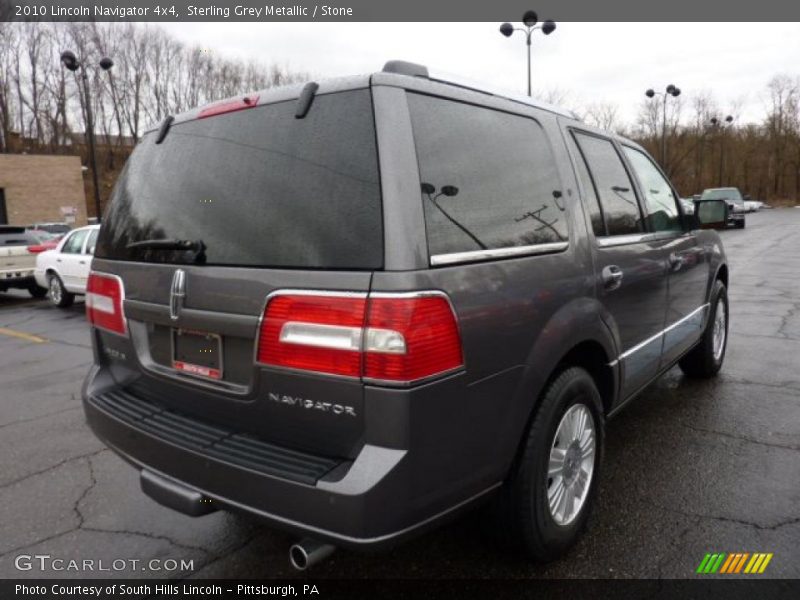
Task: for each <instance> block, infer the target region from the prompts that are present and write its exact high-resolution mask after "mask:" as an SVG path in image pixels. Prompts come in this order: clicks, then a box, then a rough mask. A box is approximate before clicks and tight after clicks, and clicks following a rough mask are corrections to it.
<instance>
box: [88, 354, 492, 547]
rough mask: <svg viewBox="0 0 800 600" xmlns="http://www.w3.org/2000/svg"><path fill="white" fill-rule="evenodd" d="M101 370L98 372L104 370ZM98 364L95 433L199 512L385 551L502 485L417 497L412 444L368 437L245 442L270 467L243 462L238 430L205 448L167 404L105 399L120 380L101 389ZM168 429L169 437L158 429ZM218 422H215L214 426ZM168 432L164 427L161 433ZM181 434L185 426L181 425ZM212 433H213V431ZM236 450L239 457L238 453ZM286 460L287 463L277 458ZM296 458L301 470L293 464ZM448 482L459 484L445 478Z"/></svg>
mask: <svg viewBox="0 0 800 600" xmlns="http://www.w3.org/2000/svg"><path fill="white" fill-rule="evenodd" d="M98 373H100V374H101V376H100V377H98ZM95 379H101V380H102V379H104V377H102V369H101V368H97V367H95V368H94V369H93V370H92V372H90V374H89V377H88V378H87V381H86V384H85V385H84V393H83V402H84V409H85V412H86V417H87V421H88V423H89V425H90V427H91V428H92V430H93V431H94V432H95V434H96V435H97V436H98V437H99V438H100V439H101V440H103V441H104V442H105V443H106V444H107V445H108V446H109V447H110V448H111V449H113V450H114V451H115V452H117V453H118V454H119V455H120V456H121V457H122V458H124V459H125V460H126V461H127V462H129V463H131V464H132V465H134V466H135V467H136V468H138V469H140V471H141V473H142V475H141V483H142V489H143V490H144V491H145V492H146V493H147V494H148V495H150V496H151V497H152V498H154V499H155V500H156V501H158V502H160V503H161V504H163V505H166V506H168V507H170V508H173V509H175V510H179V511H181V512H183V513H185V514H189V515H192V516H199V515H202V514H205V513H207V512H211V511H212V510H214V509H217V508H221V509H226V510H232V511H237V512H243V513H246V514H249V515H252V516H254V517H256V518H258V519H259V520H262V521H264V522H266V523H268V524H270V525H272V526H275V527H277V528H280V529H283V530H286V531H289V532H292V533H295V534H297V535H301V536H310V537H314V538H316V539H319V540H323V541H326V542H329V543H332V544H335V545H338V546H343V547H350V548H359V549H374V550H381V549H385V548H388V547H391V546H392V545H394V544H396V543H397V542H399V541H401V540H403V539H405V538H408V537H412V536H414V535H416V534H419V533H421V532H423V531H425V530H427V529H428V528H430V527H432V526H434V525H435V524H437V523H438V522H439V521H441V520H443V519H445V518H447V517H450V516H454V515H456V514H458V513H459V512H460V510H461V509H466V508H468V507H470V506H471V505H473V504H474V503H476V502H478V501H480V500H481V499H483V498H484V497H485V496H487V495H488V494H489V493H490V492H491V491H492V490H493V489H494V488H495V487H497V485H499V483H498V484H493V485H483V486H481V487H480V488H477V487H475V486H470V487H472V489H471V490H469V489H464V486H463V485H462V486H459V487H461V488H462V490H461V492H462V493H460V494H459V498H458V500H457V501H455V502H453V501H451V502H448V503H443V502H442V501H441V498H430V497H429V498H427V499H426V498H424V497H419V496H415V495H414V493H413V492H412V491H410V490H413V487H414V485H413V482H414V470H415V469H416V468H418V467H412V465H413V462H414V461H409V460H408V454H409V451H408V450H401V449H392V448H384V447H379V446H374V445H370V444H365V445H364V446H363V448H362V449H361V451H360V452H359V454H358V456H357V457H356V458H355V459H354V460H352V461H349V460H337V459H332V458H326V457H313V456H311V455H307V454H304V453H300V454H301V455H300V456H296V455H295V452H296V451H293V450H289V449H283V450H282V449H280V448H277V447H275V446H271V445H270V447H269V448H266V449H264V448H261V447H248V448H247V452H248V453H250V454H249V455H250V456H256V455H259V456H264V455H267V456H268V457H269V459H268V460H267V461H266V463H265V464H266V466H265V465H264V464H261V463H259V464H256V463H249V464H248V463H246V462H242V461H239V462H238V464H237V462H236V460H235V459H234V458H231V456H232V455H228V454H225V452H227V450H226V448H225V445H226V444H227V443H228V442H229V441H231V440H233V441H236V440H237V434H230V433H229V434H224V433H222V434H219V436H218V439H219V440H222V441H220V442H212V443H211V447H212V448H213V449H214V452H210V451H209V448H208V446H206V447H197V446H195V447H192V446H191V444H188V443H184V441H182V440H181V439H180V436H179V437H177V438H176V437H175V436H173V435H171V433H172V432H175V431H176V430H177V431H182V430H181V429H177V427H178V424H174V423H173V424H170V423H168V421H167V420H168V419H171V418H172V416H171V415H170V414H169V413H170V411H167V410H162V411H161V412H156V413H155V414H153V415H149V416H148V415H143V414H142V413H141V412H137V411H138V409H135V407H133V408H134V409H133V410H130V409H131V406H128V407H127V408H126V410H128V413H129V414H127V415H126V414H124V412H123V413H120V412H118V411H117V410H116V409H113V408H110V407H109V404H108V403H104V402H103V400H102V399H103V397H104V395H107V396H110V397H118V396H119V393H120V392H119V390H118V388H116V387H113V386H112V387H111V388H110V394H109V393H108V390H109V388H108V387H106V388H104V390H105V391H102V392H98V391H97V389H98V388H102V387H103V386H98V385H96V384H95V381H94V380H95ZM164 425H167V426H168V427H169V430H168V431H169V432H170V433H169V434H166V435H162V434H160V433H159V427H161V428H162V429H163V428H164ZM211 427H212V428H213V426H211ZM165 431H166V430H165ZM183 431H185V430H183ZM212 434H214V435H216V432H212ZM284 453H285V454H286V456H284ZM239 456H242V455H241V454H239ZM281 461H284V462H281ZM297 461H300V462H301V463H302V465H303V468H301V469H298V468H292V465H291V464H290V463H294V464H295V467H296V463H297ZM443 485H444V486H445V487H449V488H451V489H452V486H453V482H446V483H445V482H443Z"/></svg>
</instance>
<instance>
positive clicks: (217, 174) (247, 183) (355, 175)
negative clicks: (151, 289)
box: [96, 90, 383, 269]
mask: <svg viewBox="0 0 800 600" xmlns="http://www.w3.org/2000/svg"><path fill="white" fill-rule="evenodd" d="M296 107H297V102H296V101H295V100H292V101H287V102H280V103H276V104H271V105H265V106H257V107H255V108H251V109H247V110H240V111H237V112H233V113H228V114H222V115H218V116H214V117H210V118H206V119H198V120H194V121H189V122H186V123H180V124H177V125H173V127H172V128H171V129H170V131H169V134H168V135H167V136H166V138H165V139H164V141H163V143H161V144H158V145H156V144H155V137H156V136H155V134H154V133H150V134H148V135H146V136H145V137H144V139H143V140H142V142H141V143H140V144H139V147H138V148H137V149H136V151H135V152H134V153H133V155H132V156H131V158H130V159H129V161H128V163H127V165H126V167H125V170H124V172H123V174H122V175H121V176H120V179H119V181H118V182H117V186H116V188H115V191H114V195H113V198H112V204H111V208H110V210H109V212H108V214H107V215H106V218H105V221H104V223H103V227H102V229H101V232H100V236H99V239H98V242H97V250H96V255H97V256H98V257H103V258H114V259H121V260H138V261H152V262H187V261H195V262H200V263H206V264H217V265H243V266H269V267H299V268H302V267H312V268H335V269H374V268H379V267H380V266H381V265H382V263H383V231H382V213H381V196H380V186H379V179H378V163H377V153H376V149H375V127H374V121H373V117H372V101H371V97H370V93H369V91H368V90H356V91H350V92H342V93H337V94H328V95H320V96H317V97H316V98H315V99H314V102H313V104H312V105H311V109H310V110H309V112H308V114H307V115H306V116H305V118H303V119H297V118H295V110H296ZM150 239H174V240H191V241H197V240H201V241H202V242H203V244H204V245H205V251H204V252H202V253H201V252H197V251H176V250H167V251H165V250H156V249H147V248H143V247H137V248H129V247H128V244H130V243H131V242H137V241H143V240H150Z"/></svg>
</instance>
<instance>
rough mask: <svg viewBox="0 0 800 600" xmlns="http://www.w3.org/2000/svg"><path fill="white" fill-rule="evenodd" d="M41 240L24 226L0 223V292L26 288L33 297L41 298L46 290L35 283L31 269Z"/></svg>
mask: <svg viewBox="0 0 800 600" xmlns="http://www.w3.org/2000/svg"><path fill="white" fill-rule="evenodd" d="M40 243H41V240H40V239H39V238H38V237H37V236H36V235H34V234H33V233H32V232H30V231H27V230H26V229H25V228H24V227H16V226H13V225H0V292H7V291H8V290H9V289H11V288H17V289H23V290H28V292H29V293H30V295H31V296H33V297H34V298H43V297H44V295H45V294H46V293H47V292H46V290H44V289H42V288H40V287H39V286H37V285H36V281H35V280H34V277H33V269H34V266H35V264H36V252H35V250H32V248H35V247H36V246H38V245H39V244H40Z"/></svg>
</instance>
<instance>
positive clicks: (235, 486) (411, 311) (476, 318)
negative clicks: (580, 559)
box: [83, 62, 728, 568]
mask: <svg viewBox="0 0 800 600" xmlns="http://www.w3.org/2000/svg"><path fill="white" fill-rule="evenodd" d="M187 156H191V160H189V159H187ZM166 198H168V199H169V201H165V199H166ZM697 213H698V214H697V216H689V215H685V214H682V212H681V210H680V207H679V203H678V196H677V193H676V192H675V189H674V187H673V186H672V185H671V184H670V182H669V181H668V179H667V177H666V176H665V175H664V174H663V172H662V171H661V170H660V169H659V167H658V166H657V164H656V163H655V161H653V159H652V158H651V157H650V156H649V155H648V154H647V153H646V151H645V150H644V149H643V148H642V147H641V146H639V145H637V144H636V143H634V142H632V141H630V140H627V139H625V138H622V137H620V136H617V135H615V134H612V133H608V132H604V131H601V130H599V129H595V128H593V127H590V126H588V125H586V124H584V123H582V122H580V121H577V120H575V119H574V118H573V117H572V116H571V114H570V113H568V112H566V111H560V110H558V109H554V108H548V107H545V106H543V105H540V104H538V103H537V102H536V101H535V100H531V99H530V98H528V97H508V96H502V95H500V94H498V93H493V92H491V91H487V90H484V89H476V88H467V87H465V86H463V85H460V84H458V83H455V82H452V81H451V80H447V79H444V78H442V77H439V76H437V75H436V74H435V73H432V72H429V71H428V69H427V68H425V67H423V66H420V65H413V64H410V63H402V62H390V63H388V64H387V65H386V66H385V67H384V69H383V71H382V72H379V73H375V74H372V75H367V76H361V77H353V78H343V79H334V80H326V81H320V82H318V83H317V82H315V83H308V84H306V85H305V86H302V85H297V86H292V87H283V88H272V89H268V90H264V91H261V92H258V93H257V94H253V95H250V96H247V97H245V98H241V97H240V98H233V99H229V100H226V101H224V102H220V103H218V104H213V105H211V106H208V107H205V108H201V109H195V110H191V111H189V112H187V113H184V114H180V115H176V116H174V117H169V118H168V119H167V120H165V121H164V122H163V123H162V124H161V125H159V126H156V127H154V128H152V129H150V130H149V131H148V132H147V133H146V134H145V135H144V137H143V139H142V140H141V142H140V143H139V144H138V146H137V148H136V149H135V151H134V152H133V154H132V156H131V158H130V159H129V160H128V162H127V164H126V166H125V169H124V171H123V173H122V174H121V175H120V178H119V180H118V182H117V185H116V187H115V190H114V192H113V197H112V199H111V204H110V207H109V210H108V213H107V215H106V217H105V218H104V221H103V225H102V227H101V229H100V234H99V237H98V240H97V252H96V254H95V258H94V263H93V266H92V271H91V273H90V275H89V282H88V286H87V301H86V307H87V315H88V319H89V322H90V324H91V329H92V335H91V338H92V343H93V345H94V350H95V352H94V357H95V364H94V365H93V366H92V368H91V370H90V372H89V374H88V376H87V379H86V381H85V384H84V387H83V403H84V408H85V411H86V416H87V420H88V422H89V425H90V426H91V428H92V429H93V430H94V432H95V433H96V434H97V436H98V437H99V438H100V439H102V440H104V441H105V442H106V443H107V444H108V445H109V446H110V447H111V448H112V449H113V450H114V451H115V452H117V453H119V454H120V455H121V456H123V457H125V458H126V460H127V461H128V462H129V463H130V464H132V465H134V466H135V467H136V468H137V469H139V470H140V479H141V486H142V489H143V491H144V492H145V493H146V494H148V495H150V496H151V497H152V498H154V499H155V500H157V501H158V502H160V503H162V504H164V505H166V506H169V507H171V508H173V509H175V510H178V511H181V512H183V513H187V514H190V515H201V514H205V513H208V512H212V511H214V510H217V509H224V510H236V511H240V512H245V513H249V514H250V515H253V516H255V517H257V518H259V519H262V520H263V521H265V522H267V523H270V524H272V525H273V526H275V527H279V528H284V529H286V530H289V531H291V532H294V533H295V534H298V535H302V536H307V538H308V539H306V540H305V541H301V542H299V543H297V544H295V545H294V546H293V547H292V548H291V550H290V558H291V561H292V563H293V564H294V565H295V566H296V567H298V568H305V567H307V566H309V565H311V564H313V563H314V562H316V561H317V560H319V559H321V558H322V557H324V556H325V555H327V554H329V553H330V552H331V551H332V546H334V545H341V546H346V547H351V548H382V547H386V546H389V545H392V544H394V543H396V542H398V541H400V540H402V539H405V538H407V537H410V536H412V535H416V534H419V533H421V532H423V531H424V530H426V529H428V528H429V527H431V526H433V525H435V524H436V523H439V522H441V521H443V520H445V519H447V518H450V517H452V516H454V515H455V514H457V513H458V512H460V511H462V510H466V509H467V508H469V507H473V506H476V505H478V504H479V503H481V502H484V501H491V502H492V506H493V507H494V513H495V515H496V517H495V518H496V525H495V529H496V531H497V532H498V533H499V532H503V534H504V535H507V536H509V537H510V538H512V541H514V542H516V543H517V544H519V547H520V548H522V550H523V552H524V554H525V555H527V556H530V557H533V558H536V559H545V560H547V559H552V558H555V557H557V556H559V555H561V554H563V553H564V552H565V551H567V549H568V548H570V547H571V546H572V545H573V544H574V543H575V542H576V540H577V539H578V538H579V536H580V534H581V531H582V530H583V529H584V526H585V525H586V523H587V518H588V515H589V511H590V507H591V506H592V504H593V503H594V501H595V496H596V492H597V487H598V480H599V478H600V470H599V468H600V457H601V456H602V454H603V452H602V450H603V442H604V437H605V422H606V420H607V419H608V418H610V417H611V416H612V415H614V414H616V413H617V412H618V411H619V410H621V409H622V407H623V406H625V405H626V403H628V402H629V401H630V400H632V399H633V398H635V397H636V396H637V395H638V394H639V393H640V392H641V391H642V390H643V389H644V388H645V387H646V386H647V385H648V384H649V383H651V382H652V381H654V380H655V379H656V378H657V377H658V376H659V375H660V374H662V373H663V372H665V371H666V370H667V369H669V368H671V367H672V366H673V365H674V364H676V363H677V364H679V365H680V367H681V369H682V370H683V371H684V373H686V374H687V375H688V376H692V377H712V376H713V375H715V374H716V373H717V371H719V369H720V367H721V365H722V362H723V360H724V357H725V348H726V340H727V327H728V301H727V292H726V288H727V285H728V267H727V264H726V258H725V254H724V250H723V246H722V242H721V240H720V238H719V235H718V234H717V232H716V231H712V230H708V229H704V228H709V227H718V228H719V227H724V226H725V222H726V218H727V206H726V204H725V203H724V202H723V201H722V200H709V201H701V202H700V203H699V204H698V210H697ZM655 240H658V243H653V242H654V241H655ZM698 401H700V398H698Z"/></svg>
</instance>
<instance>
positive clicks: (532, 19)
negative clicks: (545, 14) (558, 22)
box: [522, 10, 539, 27]
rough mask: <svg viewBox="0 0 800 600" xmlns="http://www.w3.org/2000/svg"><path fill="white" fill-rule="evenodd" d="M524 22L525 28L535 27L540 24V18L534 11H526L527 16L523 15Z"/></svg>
mask: <svg viewBox="0 0 800 600" xmlns="http://www.w3.org/2000/svg"><path fill="white" fill-rule="evenodd" d="M522 22H523V24H524V25H525V27H533V26H534V25H536V23H538V22H539V16H538V15H537V14H536V13H535V12H534V11H532V10H526V11H525V14H524V15H522Z"/></svg>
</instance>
